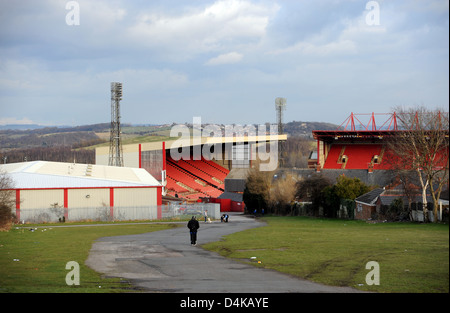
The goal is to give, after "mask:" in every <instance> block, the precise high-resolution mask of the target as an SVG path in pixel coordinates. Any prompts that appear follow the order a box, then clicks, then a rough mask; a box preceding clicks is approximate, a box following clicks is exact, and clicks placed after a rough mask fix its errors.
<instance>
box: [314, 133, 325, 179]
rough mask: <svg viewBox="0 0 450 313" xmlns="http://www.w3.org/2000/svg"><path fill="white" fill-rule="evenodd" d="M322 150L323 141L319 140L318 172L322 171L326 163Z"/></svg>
mask: <svg viewBox="0 0 450 313" xmlns="http://www.w3.org/2000/svg"><path fill="white" fill-rule="evenodd" d="M322 151H323V141H321V140H317V166H316V171H317V172H320V170H321V169H322V166H323V163H324V155H323V153H322Z"/></svg>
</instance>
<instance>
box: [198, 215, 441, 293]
mask: <svg viewBox="0 0 450 313" xmlns="http://www.w3.org/2000/svg"><path fill="white" fill-rule="evenodd" d="M264 220H265V221H266V222H267V223H268V225H267V226H266V227H261V228H256V229H251V230H247V231H244V232H240V233H235V234H232V235H229V236H227V237H226V238H225V240H223V241H220V242H215V243H210V244H207V245H205V246H204V247H205V248H207V249H209V250H212V251H216V252H218V253H220V254H221V255H223V256H226V257H230V258H234V259H237V260H239V261H242V262H245V263H251V264H254V265H255V266H259V267H264V268H269V269H274V270H277V271H280V272H284V273H287V274H290V275H294V276H297V277H301V278H306V279H308V280H311V281H315V282H319V283H324V284H328V285H335V286H351V287H354V288H357V289H361V290H368V291H376V292H449V226H448V225H435V224H415V223H378V224H369V223H366V222H363V221H349V220H337V219H315V218H306V217H267V218H264ZM252 257H253V258H252ZM369 261H376V262H378V264H379V269H380V271H379V273H380V284H379V285H367V284H366V275H368V274H369V272H370V271H371V269H372V268H370V269H366V264H367V262H369Z"/></svg>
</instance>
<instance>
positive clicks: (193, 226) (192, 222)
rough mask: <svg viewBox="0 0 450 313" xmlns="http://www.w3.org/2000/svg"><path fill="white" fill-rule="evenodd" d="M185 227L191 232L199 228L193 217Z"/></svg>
mask: <svg viewBox="0 0 450 313" xmlns="http://www.w3.org/2000/svg"><path fill="white" fill-rule="evenodd" d="M187 227H188V228H189V229H190V230H191V231H197V229H199V228H200V224H199V223H198V221H197V220H196V219H195V218H194V217H193V218H192V219H191V220H190V221H189V222H188V224H187Z"/></svg>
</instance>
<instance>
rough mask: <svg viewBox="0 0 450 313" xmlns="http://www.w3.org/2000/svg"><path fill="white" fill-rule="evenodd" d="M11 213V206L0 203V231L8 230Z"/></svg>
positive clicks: (10, 222)
mask: <svg viewBox="0 0 450 313" xmlns="http://www.w3.org/2000/svg"><path fill="white" fill-rule="evenodd" d="M12 219H13V214H12V213H11V208H10V207H8V206H6V205H0V231H8V230H9V229H10V228H11V224H12Z"/></svg>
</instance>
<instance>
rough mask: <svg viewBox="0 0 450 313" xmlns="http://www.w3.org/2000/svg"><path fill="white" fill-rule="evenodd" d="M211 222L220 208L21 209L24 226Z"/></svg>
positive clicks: (209, 205) (210, 205)
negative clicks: (206, 219)
mask: <svg viewBox="0 0 450 313" xmlns="http://www.w3.org/2000/svg"><path fill="white" fill-rule="evenodd" d="M205 211H207V216H208V217H209V218H211V219H218V218H220V204H217V203H195V204H169V205H159V206H156V205H155V206H143V207H113V208H111V207H109V206H107V207H95V208H41V209H39V208H36V209H20V216H18V219H19V222H20V223H56V222H62V221H67V222H69V221H70V222H77V221H99V222H106V221H137V220H157V219H170V218H183V217H184V216H186V217H188V216H189V217H190V216H192V215H196V216H197V217H200V216H201V217H203V216H204V214H205Z"/></svg>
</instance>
